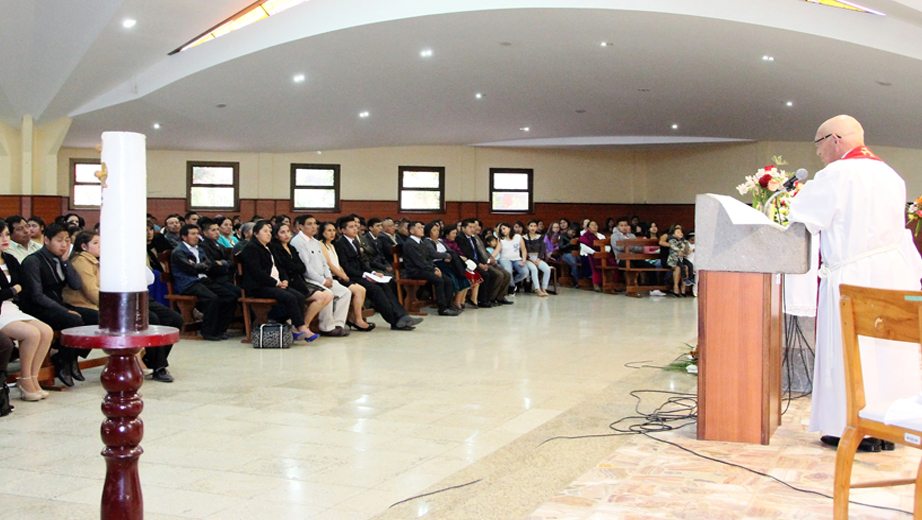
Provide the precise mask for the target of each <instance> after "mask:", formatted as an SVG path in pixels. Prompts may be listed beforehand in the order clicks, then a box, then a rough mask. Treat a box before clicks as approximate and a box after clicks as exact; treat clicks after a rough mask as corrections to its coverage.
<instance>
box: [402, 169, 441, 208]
mask: <svg viewBox="0 0 922 520" xmlns="http://www.w3.org/2000/svg"><path fill="white" fill-rule="evenodd" d="M419 171H422V172H438V173H439V187H438V188H404V186H403V174H404V172H419ZM404 189H406V190H407V191H436V192H438V193H439V208H438V209H403V191H404ZM397 211H398V212H400V213H437V214H441V213H445V167H444V166H398V167H397Z"/></svg>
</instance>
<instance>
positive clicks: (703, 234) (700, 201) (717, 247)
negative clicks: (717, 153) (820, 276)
mask: <svg viewBox="0 0 922 520" xmlns="http://www.w3.org/2000/svg"><path fill="white" fill-rule="evenodd" d="M760 216H761V218H760ZM695 269H700V270H705V271H733V272H741V273H784V274H803V273H806V272H807V271H808V270H809V269H810V234H809V232H808V231H807V228H806V227H805V226H804V225H803V224H801V223H799V222H795V223H793V224H791V225H789V226H788V227H787V228H784V227H781V226H779V225H778V224H776V223H774V222H772V221H770V220H769V219H768V217H766V216H764V215H762V214H761V213H759V212H758V211H757V210H755V209H753V208H751V207H749V206H746V205H745V204H743V203H742V202H740V201H738V200H736V199H733V198H731V197H726V196H722V195H714V194H713V193H704V194H698V196H697V197H696V198H695Z"/></svg>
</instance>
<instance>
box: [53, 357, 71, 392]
mask: <svg viewBox="0 0 922 520" xmlns="http://www.w3.org/2000/svg"><path fill="white" fill-rule="evenodd" d="M51 363H52V364H54V375H55V377H57V378H58V379H60V380H61V382H62V383H64V386H74V378H73V377H71V375H70V367H71V363H70V361H65V360H63V359H61V356H60V355H57V354H56V355H54V356H51Z"/></svg>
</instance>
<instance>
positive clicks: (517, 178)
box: [490, 168, 535, 213]
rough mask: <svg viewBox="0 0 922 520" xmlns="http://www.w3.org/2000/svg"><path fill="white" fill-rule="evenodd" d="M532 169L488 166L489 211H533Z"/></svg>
mask: <svg viewBox="0 0 922 520" xmlns="http://www.w3.org/2000/svg"><path fill="white" fill-rule="evenodd" d="M534 172H535V171H534V170H532V169H521V168H490V211H492V212H494V213H534V207H535V205H534V197H533V193H534V190H533V188H534V186H533V185H532V178H533V177H534Z"/></svg>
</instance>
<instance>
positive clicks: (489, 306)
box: [477, 302, 493, 309]
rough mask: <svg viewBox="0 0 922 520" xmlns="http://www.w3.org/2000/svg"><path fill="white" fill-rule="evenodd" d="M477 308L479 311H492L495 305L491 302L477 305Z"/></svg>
mask: <svg viewBox="0 0 922 520" xmlns="http://www.w3.org/2000/svg"><path fill="white" fill-rule="evenodd" d="M477 308H478V309H492V308H493V304H492V303H490V302H483V303H478V304H477Z"/></svg>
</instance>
